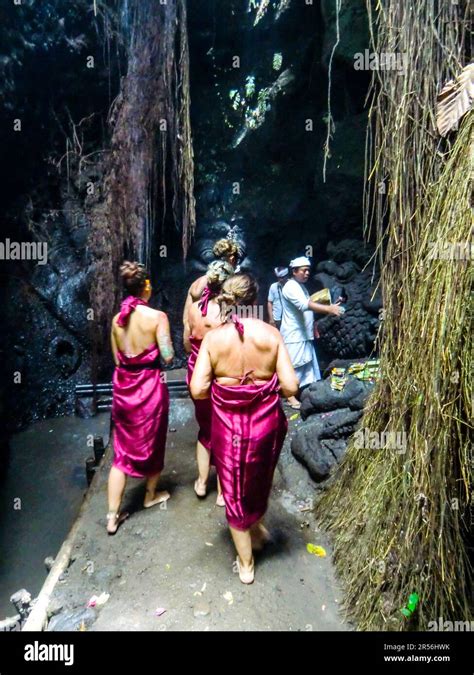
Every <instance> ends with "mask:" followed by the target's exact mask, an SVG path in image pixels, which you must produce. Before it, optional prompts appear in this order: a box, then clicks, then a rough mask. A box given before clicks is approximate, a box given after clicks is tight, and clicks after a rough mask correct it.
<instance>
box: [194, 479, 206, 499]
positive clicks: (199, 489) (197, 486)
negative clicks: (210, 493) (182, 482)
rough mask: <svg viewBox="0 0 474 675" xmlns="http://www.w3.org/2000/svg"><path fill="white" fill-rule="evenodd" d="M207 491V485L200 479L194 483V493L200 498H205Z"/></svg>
mask: <svg viewBox="0 0 474 675" xmlns="http://www.w3.org/2000/svg"><path fill="white" fill-rule="evenodd" d="M206 491H207V483H203V482H202V481H201V479H200V478H198V479H197V480H195V481H194V492H195V493H196V494H197V496H198V497H205V496H206Z"/></svg>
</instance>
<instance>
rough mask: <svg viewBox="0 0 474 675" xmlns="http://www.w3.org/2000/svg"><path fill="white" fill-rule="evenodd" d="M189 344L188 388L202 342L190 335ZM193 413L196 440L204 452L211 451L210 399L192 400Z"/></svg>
mask: <svg viewBox="0 0 474 675" xmlns="http://www.w3.org/2000/svg"><path fill="white" fill-rule="evenodd" d="M189 341H190V343H191V348H192V350H191V354H190V355H189V357H188V371H187V374H186V383H187V385H188V387H189V383H190V382H191V378H192V376H193V372H194V366H195V365H196V360H197V357H198V354H199V349H200V348H201V343H202V340H198V338H195V337H193V336H192V335H191V337H190V338H189ZM193 403H194V411H195V415H196V421H197V423H198V425H199V434H198V440H199V442H200V443H202V444H203V446H204V447H205V448H206V450H209V452H210V450H211V416H212V407H211V399H210V398H205V399H202V400H199V401H196V400H194V399H193Z"/></svg>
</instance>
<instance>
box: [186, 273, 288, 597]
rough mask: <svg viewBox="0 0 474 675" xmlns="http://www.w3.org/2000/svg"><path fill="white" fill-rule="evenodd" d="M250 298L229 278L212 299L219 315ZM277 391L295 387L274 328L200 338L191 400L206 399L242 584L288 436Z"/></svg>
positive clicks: (249, 286)
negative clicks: (215, 300)
mask: <svg viewBox="0 0 474 675" xmlns="http://www.w3.org/2000/svg"><path fill="white" fill-rule="evenodd" d="M257 292H258V287H257V284H256V282H255V281H254V279H253V278H252V277H251V276H249V275H247V274H236V275H233V276H232V277H230V278H229V279H228V280H227V281H226V282H225V283H224V286H223V288H222V292H221V294H220V296H219V302H220V304H221V309H222V310H223V311H224V312H225V311H226V309H227V308H228V307H229V306H230V307H234V308H236V309H237V310H238V307H239V305H244V306H249V305H253V304H255V302H256V299H257ZM278 385H279V386H278ZM279 389H281V391H282V393H283V396H285V397H290V396H294V395H295V394H296V393H297V391H298V380H297V378H296V375H295V372H294V370H293V367H292V365H291V361H290V357H289V355H288V352H287V350H286V347H285V345H284V343H283V339H282V337H281V335H280V333H279V331H278V330H277V329H276V328H274V327H272V326H269V325H268V324H267V323H265V322H263V321H260V320H259V319H253V318H245V319H242V320H241V321H239V319H238V318H237V317H236V316H234V317H233V318H232V321H231V322H229V323H226V324H225V325H223V326H221V327H219V328H216V329H214V330H211V331H209V332H208V333H207V334H206V335H205V337H204V339H203V341H202V345H201V349H200V352H199V356H198V359H197V362H196V366H195V369H194V374H193V377H192V380H191V395H192V396H193V398H195V399H205V398H208V397H209V395H210V394H211V397H212V410H213V416H212V435H211V438H212V453H213V458H214V461H215V463H216V468H217V472H218V475H219V479H220V482H221V486H222V492H223V497H224V501H225V506H226V516H227V520H228V522H229V527H230V531H231V535H232V538H233V540H234V544H235V547H236V549H237V553H238V557H237V568H238V571H239V577H240V580H241V581H242V583H245V584H248V583H252V582H253V578H254V561H253V554H252V548H253V549H255V550H258V549H259V548H261V547H262V546H263V544H264V543H265V542H266V541H268V538H269V534H268V532H267V530H266V529H265V527H264V526H263V524H262V519H263V516H264V514H265V511H266V509H267V504H268V498H269V494H270V490H271V485H272V479H273V473H274V470H275V467H276V463H277V461H278V457H279V454H280V451H281V447H282V445H283V441H284V438H285V435H286V430H287V421H286V418H285V415H284V413H283V411H282V408H281V403H280V398H279Z"/></svg>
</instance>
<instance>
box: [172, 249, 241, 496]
mask: <svg viewBox="0 0 474 675" xmlns="http://www.w3.org/2000/svg"><path fill="white" fill-rule="evenodd" d="M233 273H234V268H233V267H232V265H231V264H230V263H228V262H225V261H224V260H216V261H214V262H212V263H211V264H210V265H209V266H208V268H207V273H206V279H207V285H206V287H205V289H204V291H203V293H202V296H201V299H200V300H198V301H197V302H193V303H192V304H191V305H190V306H189V309H188V312H187V315H186V319H185V323H184V333H183V341H184V348H185V350H186V352H187V353H188V354H189V359H188V372H187V377H186V382H187V384H188V387H189V383H190V382H191V378H192V376H193V371H194V366H195V364H196V359H197V356H198V354H199V349H200V347H201V343H202V340H203V338H204V336H205V335H206V333H208V332H209V331H210V330H212V328H216V327H217V326H220V325H221V324H222V319H221V310H220V306H219V304H218V303H217V302H216V301H215V297H216V296H217V295H218V293H219V291H220V290H221V288H222V284H223V283H224V281H225V280H226V279H228V278H229V277H230V276H231V275H232V274H233ZM193 403H194V409H195V414H196V421H197V423H198V425H199V434H198V440H197V445H196V459H197V465H198V472H199V475H198V478H197V479H196V481H195V482H194V491H195V493H196V494H197V496H198V497H201V498H202V497H205V496H206V493H207V483H208V481H209V473H210V468H211V463H212V460H211V411H212V409H211V399H210V398H206V399H203V400H200V401H196V400H194V399H193ZM216 504H217V506H224V500H223V497H222V491H221V488H220V483H219V479H217V500H216Z"/></svg>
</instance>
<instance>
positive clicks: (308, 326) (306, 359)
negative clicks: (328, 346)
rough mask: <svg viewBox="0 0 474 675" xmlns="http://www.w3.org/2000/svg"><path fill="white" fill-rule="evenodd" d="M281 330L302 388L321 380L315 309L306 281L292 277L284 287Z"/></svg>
mask: <svg viewBox="0 0 474 675" xmlns="http://www.w3.org/2000/svg"><path fill="white" fill-rule="evenodd" d="M282 296H283V302H282V304H283V314H282V319H281V327H280V333H281V335H282V337H283V341H284V343H285V345H286V348H287V349H288V353H289V355H290V359H291V363H292V364H293V368H294V369H295V372H296V376H297V378H298V381H299V383H300V387H304V386H305V385H307V384H311V383H312V382H315V381H316V380H320V379H321V373H320V371H319V365H318V359H317V357H316V352H315V349H314V312H312V311H311V310H310V309H308V303H309V299H310V298H309V293H308V291H307V290H306V288H305V287H304V286H303V284H300V283H299V282H298V281H296V280H295V279H290V280H289V281H287V282H286V284H285V285H284V286H283V290H282Z"/></svg>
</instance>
